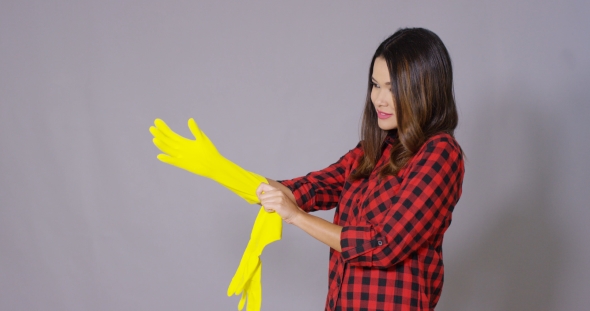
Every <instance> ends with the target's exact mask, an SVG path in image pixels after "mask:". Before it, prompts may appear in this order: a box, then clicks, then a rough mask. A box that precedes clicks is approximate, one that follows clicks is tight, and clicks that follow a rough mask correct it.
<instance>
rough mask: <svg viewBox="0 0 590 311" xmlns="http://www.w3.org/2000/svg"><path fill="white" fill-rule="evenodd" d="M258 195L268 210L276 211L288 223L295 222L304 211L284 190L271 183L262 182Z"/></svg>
mask: <svg viewBox="0 0 590 311" xmlns="http://www.w3.org/2000/svg"><path fill="white" fill-rule="evenodd" d="M256 195H257V196H258V198H259V199H260V203H261V204H262V206H263V207H264V209H265V210H266V211H267V212H269V213H272V212H276V213H277V214H279V215H280V216H281V218H282V219H283V220H284V221H285V222H286V223H289V224H291V223H293V221H294V220H295V218H297V216H299V215H300V214H301V213H303V211H302V210H301V209H300V208H299V207H298V206H297V204H296V203H295V202H293V200H291V199H290V198H289V197H288V196H287V195H286V194H285V193H284V192H283V191H281V190H279V189H277V188H275V187H273V186H271V185H268V184H264V183H262V184H260V185H259V186H258V188H257V189H256Z"/></svg>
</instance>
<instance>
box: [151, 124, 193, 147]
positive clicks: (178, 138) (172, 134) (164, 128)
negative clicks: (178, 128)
mask: <svg viewBox="0 0 590 311" xmlns="http://www.w3.org/2000/svg"><path fill="white" fill-rule="evenodd" d="M154 124H155V125H156V128H157V129H158V130H159V131H160V132H162V134H164V135H166V136H167V137H168V138H170V139H172V140H175V141H177V142H182V141H183V140H185V139H186V138H184V137H182V136H180V135H178V134H176V133H175V132H174V131H172V130H171V129H170V128H169V127H168V125H167V124H166V122H164V121H163V120H161V119H156V120H155V121H154Z"/></svg>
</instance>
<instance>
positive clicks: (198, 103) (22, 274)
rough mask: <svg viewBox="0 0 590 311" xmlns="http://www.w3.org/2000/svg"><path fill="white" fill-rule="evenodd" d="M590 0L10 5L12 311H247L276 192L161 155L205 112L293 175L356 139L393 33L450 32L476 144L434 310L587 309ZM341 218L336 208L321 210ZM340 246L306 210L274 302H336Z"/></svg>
mask: <svg viewBox="0 0 590 311" xmlns="http://www.w3.org/2000/svg"><path fill="white" fill-rule="evenodd" d="M588 16H590V2H589V1H582V0H580V1H564V2H559V3H558V2H557V1H508V0H500V1H493V2H491V1H490V2H486V3H482V2H478V1H469V0H462V1H434V0H432V1H430V0H429V1H354V2H353V1H330V2H328V1H289V2H284V1H208V2H205V1H180V0H178V1H176V0H175V1H155V0H143V1H114V0H106V1H105V0H103V1H55V0H51V1H47V0H39V1H17V0H2V1H1V2H0V310H235V308H236V305H237V303H238V298H237V297H232V298H228V297H226V294H225V293H226V288H227V285H228V284H229V281H230V280H231V277H232V275H233V273H234V271H235V269H236V267H237V265H238V263H239V260H240V256H241V254H242V251H243V250H244V248H245V246H246V243H247V241H248V237H249V232H250V228H251V225H252V223H253V220H254V218H255V216H256V213H257V210H258V206H257V205H254V206H250V205H248V204H246V203H245V202H244V201H242V200H241V199H240V198H238V197H236V196H234V195H233V194H232V193H231V192H229V191H227V190H226V189H225V188H223V187H221V186H219V185H217V184H215V183H214V182H212V181H210V180H207V179H204V178H201V177H198V176H195V175H192V174H190V173H187V172H185V171H182V170H180V169H177V168H174V167H171V166H168V165H165V164H162V163H160V162H159V161H157V160H156V155H157V154H158V151H157V149H156V148H155V147H154V146H153V145H152V142H151V135H150V133H149V132H148V127H149V126H150V125H151V124H152V122H153V120H154V119H155V118H157V117H159V118H162V119H164V120H166V121H167V122H168V123H169V124H170V126H171V127H172V128H173V129H175V130H177V131H178V132H180V133H181V134H183V135H189V133H190V132H189V131H188V128H187V127H186V121H187V119H188V118H189V117H194V118H195V119H196V120H197V122H198V123H199V124H200V125H201V127H202V129H203V130H204V131H205V132H206V133H207V134H208V136H209V137H210V138H211V140H212V141H213V142H214V143H215V144H216V145H217V147H218V149H219V150H220V151H221V152H222V153H223V154H224V155H225V156H226V157H227V158H229V159H232V160H233V161H234V162H236V163H238V164H239V165H241V166H243V167H245V168H247V169H249V170H252V171H255V172H257V173H260V174H262V175H264V176H267V177H270V178H275V179H281V178H292V177H296V176H299V175H303V174H305V173H307V172H309V171H311V170H316V169H320V168H323V167H325V166H327V165H329V164H331V163H333V162H334V161H336V160H337V159H338V158H339V157H340V156H341V155H343V154H344V153H345V152H346V151H348V150H349V149H351V148H353V147H354V146H355V145H356V143H357V142H358V138H359V136H358V132H359V121H360V116H361V112H362V106H363V102H364V98H365V92H366V83H367V82H366V81H367V72H368V68H369V65H370V64H369V62H370V59H371V56H372V54H373V52H374V50H375V48H376V47H377V45H378V44H379V43H380V42H381V41H382V40H383V39H385V38H386V37H387V36H388V35H390V34H391V33H393V32H394V31H395V30H396V29H398V28H399V27H406V26H421V27H426V28H429V29H431V30H433V31H434V32H436V33H437V34H438V35H439V36H440V37H441V38H442V40H443V41H444V42H445V44H446V45H447V48H448V49H449V51H450V54H451V57H452V59H453V63H454V68H455V92H456V98H457V104H458V107H459V110H460V125H459V128H458V130H457V132H456V136H457V139H458V141H459V142H460V143H461V145H462V146H463V148H464V149H465V152H466V154H467V156H468V161H467V165H466V176H465V182H464V186H463V197H462V199H461V201H460V202H459V204H458V205H457V207H456V209H455V213H454V221H453V224H452V226H451V227H450V229H449V231H448V232H447V235H446V239H445V244H444V249H445V262H446V275H445V286H444V290H443V294H442V298H441V300H440V303H439V306H438V308H437V310H588V306H589V305H590V267H589V263H590V242H589V236H590V227H589V226H588V225H587V224H588V222H590V209H589V203H588V200H589V199H590V196H589V194H588V193H589V192H590V191H589V189H588V188H589V187H588V185H589V184H590V183H589V181H590V178H589V176H590V165H589V163H588V162H589V160H590V157H589V156H588V152H589V151H590V150H589V149H590V147H589V146H590V144H589V143H590V141H589V137H590V133H589V132H590V125H589V124H588V122H587V120H588V117H589V116H590V106H589V99H590V85H589V81H590V22H589V20H590V19H589V18H588ZM320 215H321V216H322V217H326V218H330V217H331V215H332V213H330V212H323V213H320ZM327 259H328V248H327V247H326V246H324V245H323V244H321V243H319V242H317V241H315V240H314V239H313V238H311V237H309V236H307V235H306V234H305V233H303V232H302V231H300V230H299V229H297V228H294V227H292V226H286V227H285V229H284V232H283V240H282V241H280V242H278V243H275V244H273V245H271V246H270V247H268V249H267V250H266V251H265V253H264V255H263V262H264V268H263V289H264V294H263V308H262V309H263V310H287V311H288V310H322V309H323V305H324V299H325V295H326V291H327V290H326V288H327V267H328V260H327Z"/></svg>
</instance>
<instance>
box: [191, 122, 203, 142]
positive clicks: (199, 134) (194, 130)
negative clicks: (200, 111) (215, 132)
mask: <svg viewBox="0 0 590 311" xmlns="http://www.w3.org/2000/svg"><path fill="white" fill-rule="evenodd" d="M188 128H189V130H190V131H191V133H192V134H193V136H194V137H195V139H196V140H199V141H202V140H204V136H205V133H203V131H201V129H200V128H199V126H198V125H197V122H195V120H194V119H193V118H190V119H188Z"/></svg>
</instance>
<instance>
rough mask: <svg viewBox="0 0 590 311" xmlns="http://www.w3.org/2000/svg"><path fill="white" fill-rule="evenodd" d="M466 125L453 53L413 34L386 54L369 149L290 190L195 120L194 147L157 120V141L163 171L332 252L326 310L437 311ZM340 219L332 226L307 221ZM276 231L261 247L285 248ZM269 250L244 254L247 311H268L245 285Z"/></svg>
mask: <svg viewBox="0 0 590 311" xmlns="http://www.w3.org/2000/svg"><path fill="white" fill-rule="evenodd" d="M457 121H458V117H457V111H456V107H455V100H454V95H453V74H452V69H451V59H450V57H449V55H448V52H447V50H446V48H445V46H444V44H443V43H442V41H441V40H440V39H439V38H438V36H436V35H435V34H434V33H432V32H431V31H428V30H426V29H421V28H413V29H400V30H398V31H397V32H396V33H394V34H393V35H392V36H391V37H389V38H387V39H386V40H385V41H384V42H383V43H381V45H379V47H378V48H377V51H376V52H375V55H374V56H373V60H372V61H371V67H370V70H369V84H368V91H367V99H366V103H365V111H364V115H363V124H362V132H361V136H362V137H361V142H360V143H359V144H358V145H357V146H356V147H355V148H354V149H352V150H350V151H349V152H348V153H347V154H345V155H344V156H343V157H342V158H340V160H338V161H337V162H336V163H334V164H332V165H330V166H329V167H327V168H325V169H323V170H320V171H316V172H311V173H309V174H307V175H306V176H303V177H298V178H294V179H291V180H283V181H274V180H271V179H267V178H264V177H262V176H260V175H257V174H255V173H252V172H249V171H246V170H244V169H242V168H241V167H239V166H237V165H235V164H234V163H233V162H231V161H229V160H228V159H226V158H224V157H223V156H222V155H220V154H219V153H218V152H217V149H216V148H215V146H214V145H213V144H212V143H211V141H210V140H209V139H208V138H207V136H206V135H205V134H204V133H203V132H202V131H201V130H200V129H199V128H198V127H197V125H196V123H195V122H194V120H192V119H190V120H189V123H188V125H189V128H190V129H191V132H192V133H193V135H194V136H195V140H190V139H187V138H184V137H181V136H180V135H178V134H176V133H174V132H172V130H170V128H168V126H167V125H166V124H165V123H164V122H163V121H162V120H159V119H158V120H156V121H155V127H153V126H152V127H151V128H150V132H151V133H152V134H153V135H154V144H155V145H156V146H157V147H158V148H159V149H160V150H161V151H162V152H164V154H160V155H158V159H160V160H161V161H163V162H165V163H168V164H171V165H175V166H177V167H180V168H183V169H186V170H188V171H190V172H193V173H195V174H198V175H201V176H205V177H208V178H211V179H213V180H215V181H217V182H219V183H220V184H222V185H224V186H225V187H227V188H228V189H230V190H232V191H233V192H234V193H236V194H237V195H239V196H241V197H242V198H244V199H245V200H246V201H248V202H250V203H261V204H262V205H263V206H264V208H265V209H266V211H268V212H276V214H266V213H262V215H263V217H271V216H265V215H274V216H276V215H277V214H278V215H280V217H281V218H282V219H283V220H284V221H285V222H287V223H290V224H293V225H295V226H297V227H299V228H301V229H303V230H304V231H305V232H307V233H309V234H310V235H312V236H313V237H315V238H316V239H318V240H319V241H321V242H323V243H325V244H326V245H328V246H330V266H329V267H330V268H329V270H330V271H329V290H328V297H327V299H326V310H331V311H332V310H433V309H434V307H435V306H436V304H437V302H438V299H439V297H440V294H441V290H442V286H443V272H444V271H443V262H442V241H443V234H444V233H445V231H446V230H447V228H448V227H449V225H450V223H451V213H452V211H453V208H454V207H455V205H456V204H457V201H458V200H459V197H460V196H461V184H462V181H463V173H464V166H463V153H462V151H461V147H460V146H459V144H458V143H457V142H456V141H455V139H454V138H453V131H454V129H455V127H456V126H457ZM266 182H268V184H267V183H266ZM331 208H336V211H335V214H334V222H333V223H331V222H328V221H325V220H324V219H322V218H319V217H315V216H313V215H310V214H308V213H309V212H312V211H315V210H320V209H331ZM259 215H260V214H259ZM274 216H273V217H274ZM277 220H278V226H279V227H275V228H274V229H276V230H274V231H273V232H274V233H275V235H274V236H272V235H271V234H269V233H268V232H269V231H268V230H267V231H265V233H264V234H263V235H262V238H263V239H264V243H263V245H266V244H268V243H270V242H272V241H273V240H277V239H279V238H280V230H281V229H280V223H281V222H280V219H277ZM257 222H258V219H257ZM274 223H276V222H274ZM256 226H257V225H256V224H255V228H256ZM277 233H278V234H277ZM249 244H250V243H249ZM254 244H256V243H254ZM260 251H261V250H260V247H258V249H257V250H256V251H251V250H249V248H247V250H246V252H245V256H244V257H243V258H242V262H244V263H245V264H244V265H242V262H241V263H240V267H239V268H238V272H237V273H236V276H234V279H233V280H232V284H230V289H229V290H228V293H229V294H231V293H234V292H235V293H240V292H243V293H244V295H243V296H242V300H241V301H240V306H243V301H244V297H246V296H248V301H251V302H254V304H253V308H254V309H258V308H260V299H261V298H260V295H261V294H260V288H258V287H255V288H252V287H248V286H249V285H248V284H252V282H250V283H248V282H246V281H244V280H248V278H252V275H253V276H254V279H255V282H254V283H255V284H258V283H259V279H260V264H259V261H258V257H257V256H258V255H259V253H260ZM252 254H254V255H252ZM244 258H246V259H244ZM249 258H254V261H249V260H250V259H249ZM249 262H254V263H255V264H248V263H249ZM244 271H247V273H244ZM252 271H255V272H252ZM243 275H248V276H247V277H243ZM251 302H249V303H250V304H251ZM251 305H252V304H251Z"/></svg>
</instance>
